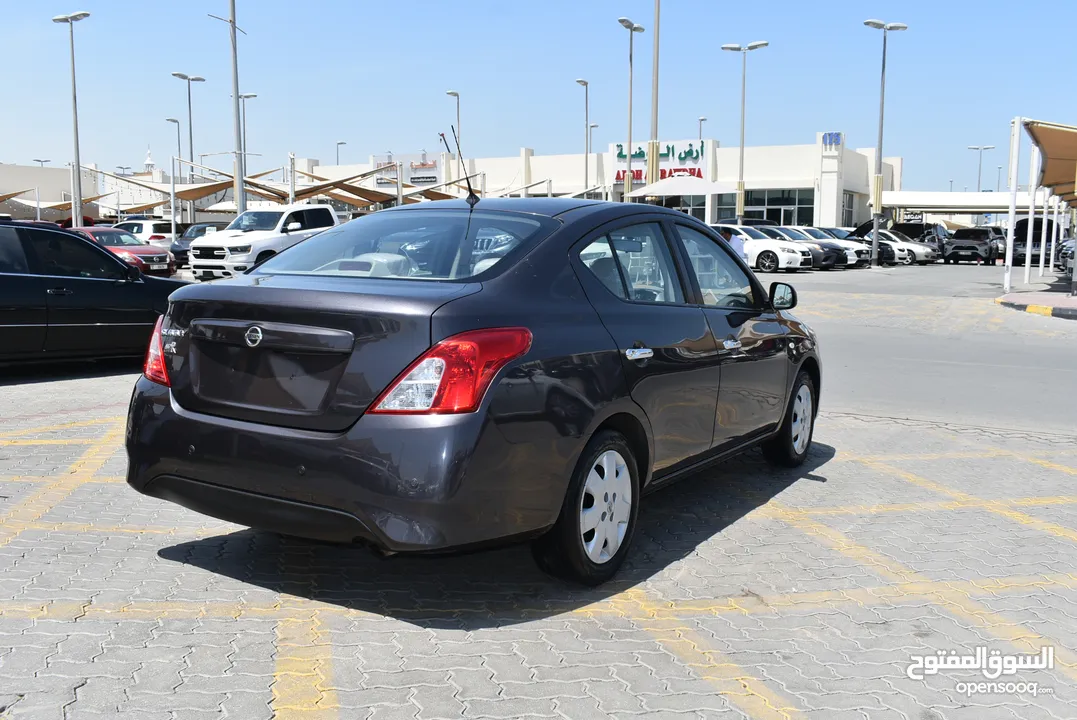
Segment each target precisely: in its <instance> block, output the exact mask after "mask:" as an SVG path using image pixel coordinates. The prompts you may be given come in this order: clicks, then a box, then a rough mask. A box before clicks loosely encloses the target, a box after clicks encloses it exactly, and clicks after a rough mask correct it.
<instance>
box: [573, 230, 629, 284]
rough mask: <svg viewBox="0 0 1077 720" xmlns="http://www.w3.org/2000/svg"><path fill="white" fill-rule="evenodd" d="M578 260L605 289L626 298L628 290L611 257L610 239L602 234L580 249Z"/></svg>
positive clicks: (615, 262)
mask: <svg viewBox="0 0 1077 720" xmlns="http://www.w3.org/2000/svg"><path fill="white" fill-rule="evenodd" d="M580 261H581V262H582V263H583V264H584V266H585V267H586V268H587V269H588V270H590V271H591V272H592V273H593V274H594V276H595V277H597V278H598V279H599V281H600V282H601V283H602V284H603V285H605V286H606V289H607V290H609V291H610V292H611V293H613V294H614V295H616V296H617V297H619V298H621V299H622V300H627V299H628V292H627V291H626V290H625V286H624V281H623V280H622V279H621V271H620V270H618V269H617V261H616V260H614V259H613V251H612V250H611V249H610V239H609V238H608V237H607V236H605V235H603V236H602V237H600V238H598V239H597V240H595V241H594V242H593V243H591V244H590V245H588V246H587V247H585V248H584V249H583V250H580Z"/></svg>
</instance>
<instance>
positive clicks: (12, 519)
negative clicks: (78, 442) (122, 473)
mask: <svg viewBox="0 0 1077 720" xmlns="http://www.w3.org/2000/svg"><path fill="white" fill-rule="evenodd" d="M123 432H124V429H123V427H122V426H121V427H118V428H115V429H113V430H111V431H110V432H108V433H107V434H106V435H105V436H104V437H103V438H101V439H100V440H98V441H97V442H96V443H94V444H93V445H92V446H90V447H89V448H88V449H87V450H86V452H84V453H83V454H82V456H81V457H79V459H78V460H76V461H75V462H74V463H73V464H72V465H71V466H70V467H69V468H68V469H67V472H66V473H64V474H63V475H59V476H57V477H56V478H55V479H54V480H53V481H52V482H50V483H48V484H47V485H45V487H43V488H40V489H38V490H36V491H34V492H32V493H30V495H29V496H28V497H26V498H23V499H22V500H20V501H19V502H18V503H16V504H15V505H14V506H13V507H12V508H11V509H10V510H8V512H6V513H5V514H4V515H2V516H0V547H3V546H4V545H7V544H8V543H10V542H11V541H12V540H14V539H15V538H16V537H18V536H19V534H20V533H21V532H22V531H23V530H25V529H26V528H27V526H28V525H31V524H33V523H35V522H37V521H38V520H40V519H41V517H42V516H44V515H45V514H46V513H47V512H49V511H50V510H52V509H53V508H54V507H56V506H57V505H58V504H59V503H61V502H63V501H64V499H65V498H67V496H69V495H70V494H71V493H72V492H74V490H75V488H77V487H78V486H79V485H82V484H83V483H85V482H86V481H87V480H89V479H90V478H92V477H93V476H94V473H96V472H97V471H98V470H100V469H101V466H103V465H104V464H105V463H106V462H107V461H108V459H109V457H110V456H111V455H112V453H113V452H115V451H116V449H117V447H118V441H119V439H120V438H121V437H122V436H123Z"/></svg>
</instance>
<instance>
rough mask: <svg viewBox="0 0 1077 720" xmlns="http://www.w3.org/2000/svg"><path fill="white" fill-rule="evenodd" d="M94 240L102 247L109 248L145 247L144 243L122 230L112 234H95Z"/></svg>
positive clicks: (114, 231)
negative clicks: (125, 246)
mask: <svg viewBox="0 0 1077 720" xmlns="http://www.w3.org/2000/svg"><path fill="white" fill-rule="evenodd" d="M93 239H94V240H96V241H97V242H98V244H100V245H105V246H107V247H121V246H123V245H140V246H141V245H145V243H144V242H142V241H141V240H139V239H138V238H136V237H135V236H134V235H132V234H131V233H129V232H124V231H122V230H113V231H112V232H98V233H93Z"/></svg>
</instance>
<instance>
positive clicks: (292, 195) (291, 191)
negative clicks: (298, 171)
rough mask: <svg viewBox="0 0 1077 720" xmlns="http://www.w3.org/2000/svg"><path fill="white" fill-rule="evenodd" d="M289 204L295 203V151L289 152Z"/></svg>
mask: <svg viewBox="0 0 1077 720" xmlns="http://www.w3.org/2000/svg"><path fill="white" fill-rule="evenodd" d="M288 204H289V205H294V204H295V153H288Z"/></svg>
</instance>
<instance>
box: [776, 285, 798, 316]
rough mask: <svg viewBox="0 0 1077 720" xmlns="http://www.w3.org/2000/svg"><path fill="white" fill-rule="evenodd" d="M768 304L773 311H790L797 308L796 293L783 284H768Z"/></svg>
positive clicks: (790, 286) (790, 287)
mask: <svg viewBox="0 0 1077 720" xmlns="http://www.w3.org/2000/svg"><path fill="white" fill-rule="evenodd" d="M770 304H771V306H772V307H773V308H774V309H775V310H792V309H793V308H795V307H796V306H797V291H796V288H794V287H793V286H792V285H787V284H786V283H783V282H775V283H771V284H770Z"/></svg>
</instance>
